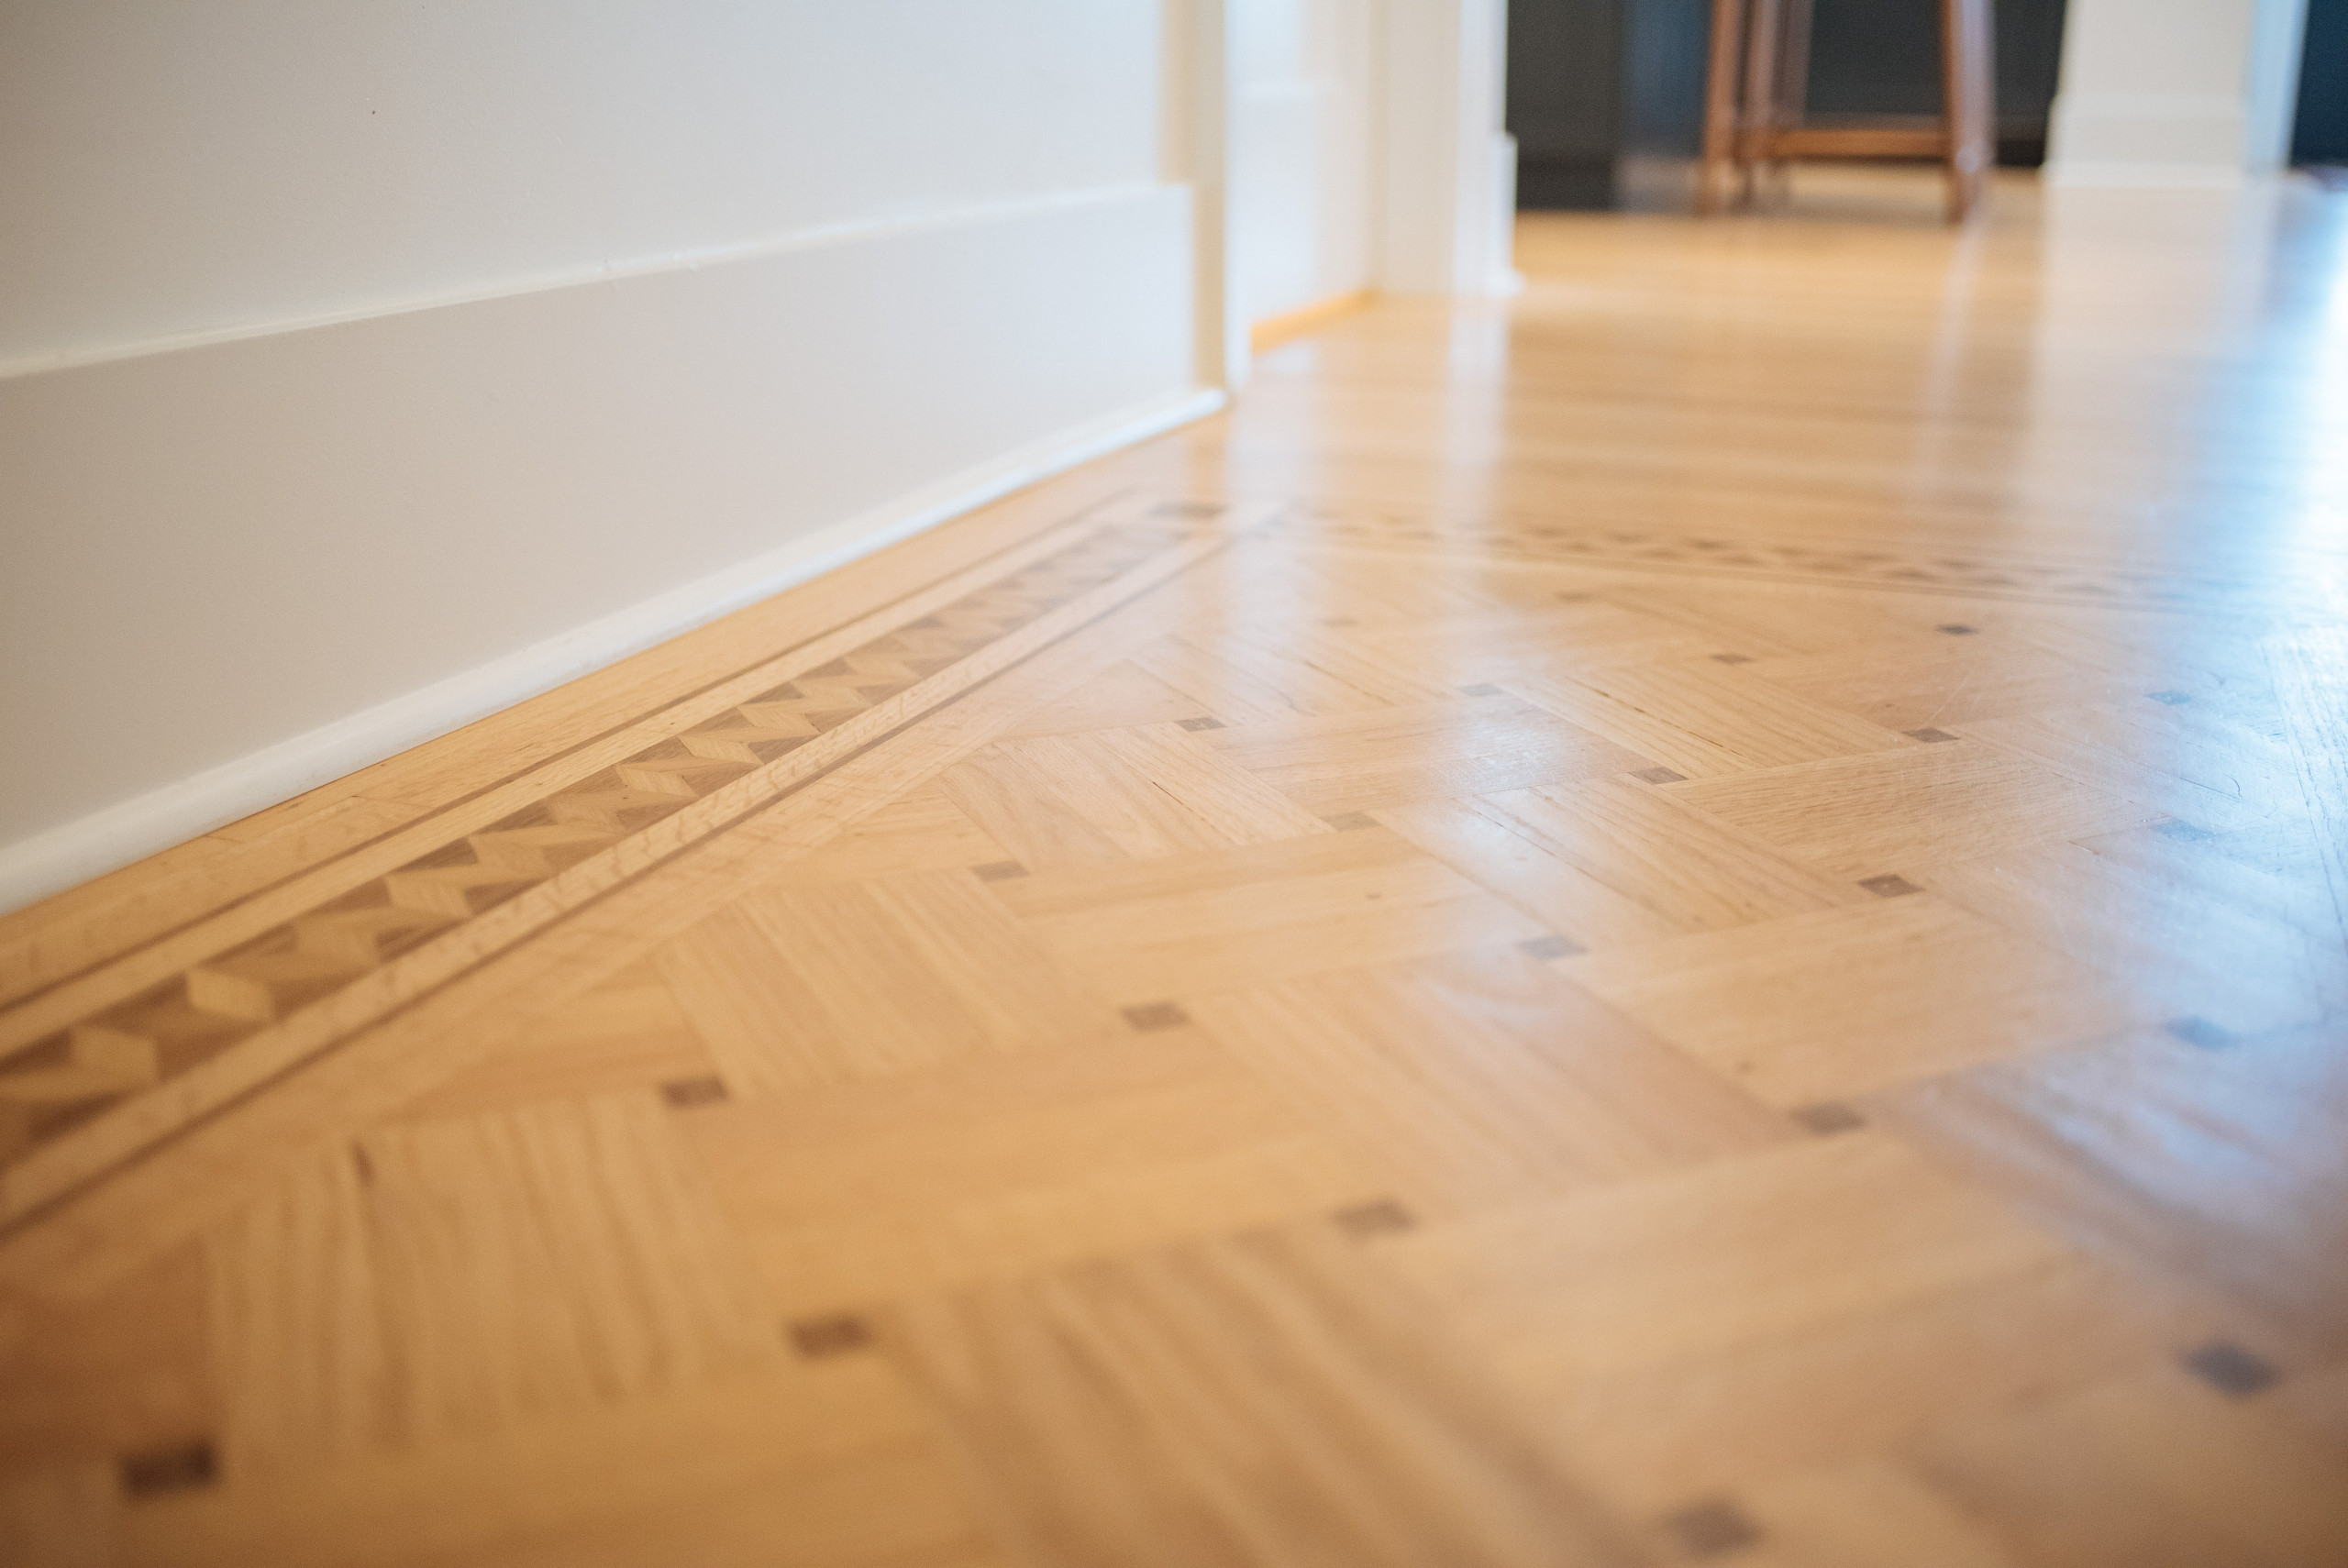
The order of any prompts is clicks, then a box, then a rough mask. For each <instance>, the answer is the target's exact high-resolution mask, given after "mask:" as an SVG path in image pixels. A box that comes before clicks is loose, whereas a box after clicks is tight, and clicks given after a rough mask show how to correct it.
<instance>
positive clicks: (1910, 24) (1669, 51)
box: [1508, 0, 2348, 208]
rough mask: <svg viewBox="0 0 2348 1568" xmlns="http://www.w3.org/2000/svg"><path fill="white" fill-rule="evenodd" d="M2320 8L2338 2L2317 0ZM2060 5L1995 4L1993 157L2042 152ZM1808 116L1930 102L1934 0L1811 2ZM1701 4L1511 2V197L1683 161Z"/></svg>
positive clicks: (1936, 102) (1936, 98)
mask: <svg viewBox="0 0 2348 1568" xmlns="http://www.w3.org/2000/svg"><path fill="white" fill-rule="evenodd" d="M2315 3H2316V4H2318V5H2322V6H2342V5H2348V0H2315ZM2064 5H2065V0H1996V7H1997V38H1998V134H1999V159H2000V160H2002V161H2005V162H2009V163H2020V164H2035V163H2037V162H2039V161H2040V160H2042V159H2043V158H2044V156H2045V149H2046V116H2047V110H2048V107H2049V106H2050V105H2052V104H2053V103H2054V77H2055V70H2056V66H2057V64H2058V62H2059V61H2060V59H2061V54H2062V43H2063V12H2064ZM1816 6H1817V9H1816V13H1815V18H1816V19H1815V25H1814V28H1813V32H1812V37H1811V67H1810V107H1811V112H1812V113H1814V114H1821V115H1833V114H1906V115H1919V114H1932V113H1933V112H1935V111H1937V110H1938V109H1939V107H1940V101H1941V88H1940V5H1939V0H1816ZM1710 35H1711V0H1510V5H1509V73H1508V100H1509V101H1508V120H1509V130H1510V133H1511V134H1512V135H1513V136H1514V137H1515V138H1517V157H1518V183H1517V204H1518V205H1519V206H1522V207H1535V208H1537V207H1603V206H1608V205H1611V204H1612V199H1613V193H1614V183H1615V170H1616V164H1617V160H1620V159H1621V158H1623V156H1624V155H1626V154H1632V155H1637V154H1645V155H1659V156H1667V157H1688V156H1691V155H1692V154H1693V153H1694V152H1695V151H1696V149H1697V145H1698V141H1699V139H1700V136H1701V133H1702V129H1703V121H1704V57H1705V51H1706V49H1707V47H1708V40H1709V39H1710Z"/></svg>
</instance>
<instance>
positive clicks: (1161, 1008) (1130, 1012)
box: [1124, 1001, 1191, 1034]
mask: <svg viewBox="0 0 2348 1568" xmlns="http://www.w3.org/2000/svg"><path fill="white" fill-rule="evenodd" d="M1124 1013H1125V1021H1126V1022H1127V1023H1130V1024H1132V1025H1133V1026H1134V1027H1135V1029H1138V1030H1140V1031H1141V1032H1143V1033H1145V1034H1147V1033H1149V1032H1151V1031H1152V1030H1157V1029H1180V1028H1182V1027H1183V1026H1184V1025H1186V1024H1188V1023H1189V1022H1190V1021H1191V1015H1190V1014H1189V1013H1187V1012H1184V1011H1183V1010H1181V1009H1180V1007H1178V1006H1177V1005H1175V1004H1174V1003H1172V1002H1170V1001H1159V1002H1145V1003H1144V1004H1143V1005H1141V1006H1140V1007H1129V1008H1127V1009H1125V1010H1124Z"/></svg>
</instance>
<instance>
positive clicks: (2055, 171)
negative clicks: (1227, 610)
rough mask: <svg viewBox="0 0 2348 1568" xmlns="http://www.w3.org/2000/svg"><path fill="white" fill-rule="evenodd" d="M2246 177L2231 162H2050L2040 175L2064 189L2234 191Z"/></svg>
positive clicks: (2051, 184) (2048, 182)
mask: <svg viewBox="0 0 2348 1568" xmlns="http://www.w3.org/2000/svg"><path fill="white" fill-rule="evenodd" d="M2246 178H2247V177H2246V174H2245V172H2244V171H2243V169H2241V168H2240V167H2238V166H2236V165H2233V164H2225V163H2129V162H2123V161H2121V160H2110V161H2104V162H2086V163H2081V162H2068V163H2060V164H2054V165H2050V166H2049V167H2048V168H2047V170H2046V171H2045V174H2044V179H2045V182H2046V183H2047V184H2048V185H2050V186H2052V187H2054V188H2055V189H2058V190H2066V191H2084V190H2103V191H2238V190H2240V189H2241V188H2242V187H2243V184H2244V183H2245V182H2246Z"/></svg>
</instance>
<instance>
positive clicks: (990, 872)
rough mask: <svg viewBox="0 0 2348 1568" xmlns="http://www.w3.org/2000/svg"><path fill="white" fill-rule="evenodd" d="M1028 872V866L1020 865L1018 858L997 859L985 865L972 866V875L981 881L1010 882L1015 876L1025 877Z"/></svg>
mask: <svg viewBox="0 0 2348 1568" xmlns="http://www.w3.org/2000/svg"><path fill="white" fill-rule="evenodd" d="M1027 874H1028V873H1027V867H1024V866H1022V865H1020V864H1019V862H1017V861H1016V860H996V861H991V862H989V863H988V864H987V865H984V866H973V867H970V875H972V876H973V877H976V878H978V879H979V880H980V881H981V882H1008V881H1010V880H1011V879H1012V878H1014V877H1024V876H1026V875H1027Z"/></svg>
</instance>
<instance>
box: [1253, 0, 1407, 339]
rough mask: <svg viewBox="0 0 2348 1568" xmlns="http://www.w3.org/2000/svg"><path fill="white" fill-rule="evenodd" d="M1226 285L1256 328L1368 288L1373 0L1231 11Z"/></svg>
mask: <svg viewBox="0 0 2348 1568" xmlns="http://www.w3.org/2000/svg"><path fill="white" fill-rule="evenodd" d="M1231 21H1232V39H1231V83H1230V88H1229V92H1230V98H1231V116H1232V125H1231V138H1232V148H1233V159H1232V179H1231V206H1230V211H1229V221H1230V223H1231V225H1232V229H1233V239H1234V243H1233V251H1232V257H1233V261H1232V265H1233V287H1234V289H1235V291H1236V293H1237V295H1238V300H1239V307H1240V309H1241V310H1242V311H1243V312H1244V313H1245V316H1246V320H1248V321H1261V320H1262V319H1264V318H1265V317H1267V316H1272V315H1280V314H1282V313H1283V312H1286V311H1292V310H1297V309H1299V308H1301V307H1302V306H1305V305H1309V304H1316V303H1318V302H1320V301H1323V300H1326V299H1329V298H1331V297H1332V296H1334V295H1338V294H1346V293H1353V292H1355V291H1357V290H1359V289H1365V288H1368V287H1369V286H1370V283H1371V281H1372V276H1373V272H1374V270H1375V267H1376V256H1375V254H1374V252H1373V249H1372V246H1371V226H1372V223H1373V221H1374V218H1375V212H1374V208H1373V203H1374V201H1375V199H1376V181H1375V179H1374V174H1375V171H1376V167H1377V162H1378V156H1379V135H1378V132H1379V127H1378V121H1377V117H1376V111H1377V107H1378V105H1377V94H1376V84H1377V74H1378V69H1379V63H1380V61H1379V55H1378V46H1379V15H1378V6H1377V0H1243V3H1242V4H1239V5H1237V6H1235V7H1234V8H1233V10H1232V14H1231Z"/></svg>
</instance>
